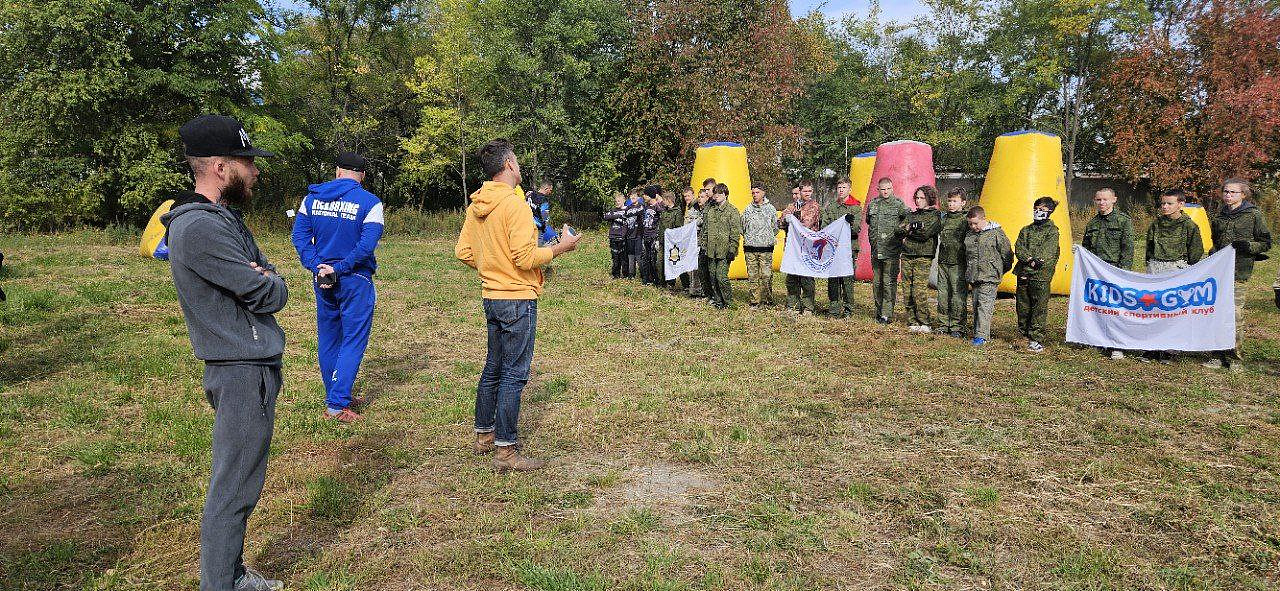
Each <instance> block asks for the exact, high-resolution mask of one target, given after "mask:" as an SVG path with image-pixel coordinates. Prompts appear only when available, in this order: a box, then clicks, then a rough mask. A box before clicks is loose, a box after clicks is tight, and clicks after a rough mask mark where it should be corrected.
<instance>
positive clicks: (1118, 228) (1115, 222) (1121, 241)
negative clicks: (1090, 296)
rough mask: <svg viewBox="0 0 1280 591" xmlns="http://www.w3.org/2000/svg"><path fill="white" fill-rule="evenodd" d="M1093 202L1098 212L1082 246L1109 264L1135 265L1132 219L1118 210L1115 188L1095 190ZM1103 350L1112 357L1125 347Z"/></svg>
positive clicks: (1125, 267) (1085, 233)
mask: <svg viewBox="0 0 1280 591" xmlns="http://www.w3.org/2000/svg"><path fill="white" fill-rule="evenodd" d="M1093 204H1094V206H1096V207H1097V208H1098V215H1095V216H1093V219H1091V220H1089V223H1088V224H1087V225H1086V226H1085V227H1084V239H1083V240H1081V241H1080V246H1081V247H1082V248H1084V249H1085V250H1087V251H1089V252H1091V253H1093V254H1095V255H1097V257H1098V258H1100V259H1102V260H1103V261H1106V262H1107V264H1109V265H1112V266H1114V267H1119V268H1121V269H1126V270H1127V269H1129V267H1131V266H1133V220H1130V219H1129V216H1127V215H1125V213H1124V212H1123V211H1117V210H1116V192H1115V191H1114V190H1112V189H1110V188H1105V187H1104V188H1102V189H1098V191H1097V192H1095V193H1094V194H1093ZM1101 350H1102V354H1103V355H1106V356H1109V357H1111V358H1112V359H1124V351H1121V350H1119V349H1107V348H1105V347H1104V348H1102V349H1101Z"/></svg>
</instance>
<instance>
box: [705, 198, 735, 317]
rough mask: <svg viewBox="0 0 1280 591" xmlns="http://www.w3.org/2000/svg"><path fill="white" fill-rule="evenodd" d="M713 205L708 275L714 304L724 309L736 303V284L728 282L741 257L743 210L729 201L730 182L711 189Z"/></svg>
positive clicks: (708, 222) (708, 221)
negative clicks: (733, 263)
mask: <svg viewBox="0 0 1280 591" xmlns="http://www.w3.org/2000/svg"><path fill="white" fill-rule="evenodd" d="M711 201H712V204H713V205H712V206H711V207H710V208H709V209H708V210H707V218H706V222H704V223H703V226H704V227H705V228H706V235H707V257H706V260H707V262H708V263H710V266H709V268H708V269H707V275H709V276H710V277H711V282H710V283H708V285H707V286H708V287H709V288H710V289H709V290H708V291H709V292H710V294H711V305H713V306H715V307H716V308H717V309H720V310H723V309H725V308H728V307H729V304H731V303H733V287H732V286H731V285H730V284H729V264H730V263H732V262H733V259H735V258H737V257H738V241H739V240H741V239H742V214H740V213H738V208H736V207H734V206H733V204H732V203H729V186H728V185H726V184H724V183H718V184H717V185H716V186H715V188H714V189H712V191H711Z"/></svg>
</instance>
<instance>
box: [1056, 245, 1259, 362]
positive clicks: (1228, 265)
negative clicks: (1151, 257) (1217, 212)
mask: <svg viewBox="0 0 1280 591" xmlns="http://www.w3.org/2000/svg"><path fill="white" fill-rule="evenodd" d="M1235 261H1236V251H1235V249H1233V248H1224V249H1222V250H1220V251H1218V252H1216V253H1214V254H1213V255H1212V256H1209V257H1207V258H1205V259H1203V260H1201V261H1200V262H1199V263H1196V264H1195V265H1192V266H1190V267H1187V268H1186V269H1179V270H1177V271H1171V272H1168V273H1161V274H1159V275H1144V274H1142V273H1135V272H1133V271H1128V270H1125V269H1119V268H1116V267H1113V266H1111V265H1109V264H1107V263H1106V262H1105V261H1103V260H1102V259H1100V258H1098V257H1097V255H1094V254H1093V253H1091V252H1089V251H1087V250H1085V249H1084V248H1080V247H1077V248H1076V260H1075V269H1074V270H1073V271H1072V274H1071V302H1070V304H1069V305H1068V306H1067V341H1068V342H1071V343H1083V344H1085V345H1093V346H1095V347H1106V348H1110V349H1130V350H1139V351H1222V350H1226V349H1231V348H1233V347H1235V346H1236V309H1235V280H1236V266H1235Z"/></svg>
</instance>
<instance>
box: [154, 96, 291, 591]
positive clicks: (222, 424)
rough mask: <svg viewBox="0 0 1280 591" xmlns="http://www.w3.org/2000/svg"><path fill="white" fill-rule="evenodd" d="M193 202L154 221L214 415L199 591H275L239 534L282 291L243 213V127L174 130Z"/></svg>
mask: <svg viewBox="0 0 1280 591" xmlns="http://www.w3.org/2000/svg"><path fill="white" fill-rule="evenodd" d="M178 135H179V136H181V138H182V143H183V146H184V147H185V151H186V157H187V163H188V164H189V165H190V166H191V172H192V175H193V176H194V177H195V191H194V192H191V191H183V192H180V193H179V194H177V195H175V196H174V203H173V208H172V209H170V210H169V213H166V214H164V215H163V216H161V218H160V221H161V222H163V223H164V225H165V227H166V228H167V230H168V245H169V270H170V272H171V273H172V274H173V286H174V289H175V290H176V291H177V293H178V303H179V304H180V305H181V306H182V315H183V316H184V317H185V318H186V320H187V333H188V336H189V337H190V338H191V348H192V350H193V351H194V353H195V356H196V358H198V359H200V360H202V361H204V362H205V366H204V392H205V397H206V398H207V399H208V400H209V404H210V405H211V406H212V407H213V410H214V417H213V463H212V469H211V475H210V477H209V490H208V493H207V494H206V495H205V502H204V512H203V514H202V515H201V517H200V589H201V590H202V591H226V590H227V589H235V590H236V591H277V590H279V589H282V588H284V584H283V583H281V582H280V581H277V580H272V579H267V578H265V577H263V576H262V575H260V574H258V573H257V572H255V571H253V570H252V569H249V568H248V567H246V566H245V564H244V561H243V553H244V533H245V525H246V524H247V523H248V521H249V515H250V514H252V513H253V509H254V507H255V506H257V504H258V499H259V498H260V497H261V496H262V485H263V482H265V480H266V477H267V451H268V450H269V449H270V447H271V433H272V430H273V429H274V427H275V418H276V396H277V395H278V394H279V393H280V384H281V378H280V365H281V356H282V354H283V353H284V331H283V330H280V325H279V324H277V323H276V319H275V316H274V314H275V313H276V312H279V311H280V310H281V309H283V308H284V306H285V303H286V302H288V300H289V289H288V287H286V286H285V283H284V279H283V278H281V277H280V276H279V275H278V274H276V269H275V267H273V266H272V265H271V263H269V262H267V259H266V257H264V256H263V255H262V251H261V250H259V249H258V243H257V241H255V240H254V238H253V234H252V233H250V232H249V228H247V227H245V225H244V222H243V221H241V219H240V212H239V208H240V207H243V206H245V205H247V204H248V203H249V200H250V199H251V198H252V196H253V186H254V184H255V183H257V181H258V167H257V166H256V165H255V164H254V161H253V159H254V158H255V157H257V156H271V155H272V154H271V152H267V151H266V150H260V149H258V148H255V147H254V146H253V144H251V143H250V142H249V134H248V133H246V132H245V130H244V127H243V126H241V125H240V122H239V121H236V120H235V119H232V118H230V117H223V116H219V115H202V116H200V117H197V118H195V119H193V120H191V121H188V122H187V123H186V124H185V125H183V126H182V127H181V128H179V129H178Z"/></svg>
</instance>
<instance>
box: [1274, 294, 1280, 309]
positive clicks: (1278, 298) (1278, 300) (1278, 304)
mask: <svg viewBox="0 0 1280 591" xmlns="http://www.w3.org/2000/svg"><path fill="white" fill-rule="evenodd" d="M1274 291H1275V293H1276V307H1277V308H1280V289H1277V290H1274Z"/></svg>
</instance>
